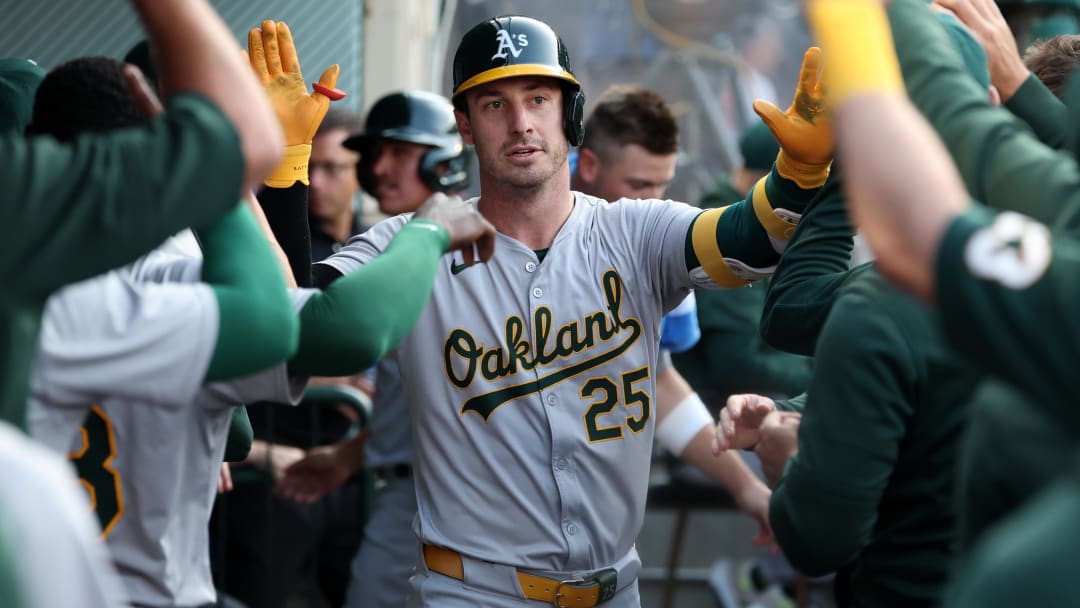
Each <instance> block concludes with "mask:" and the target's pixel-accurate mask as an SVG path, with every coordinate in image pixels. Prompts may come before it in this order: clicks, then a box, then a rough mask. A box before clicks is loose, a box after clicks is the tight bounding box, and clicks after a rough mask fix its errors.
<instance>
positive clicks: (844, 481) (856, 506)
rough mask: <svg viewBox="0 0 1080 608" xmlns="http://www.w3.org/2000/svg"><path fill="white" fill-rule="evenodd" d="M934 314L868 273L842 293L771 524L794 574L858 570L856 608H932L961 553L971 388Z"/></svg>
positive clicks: (853, 585) (826, 330) (821, 342)
mask: <svg viewBox="0 0 1080 608" xmlns="http://www.w3.org/2000/svg"><path fill="white" fill-rule="evenodd" d="M976 379H977V378H976V376H975V374H974V373H973V372H971V371H970V370H968V369H966V368H964V367H962V366H961V364H960V363H959V362H958V361H957V358H956V357H955V356H954V355H953V354H951V353H950V352H949V351H948V349H947V348H946V347H945V344H944V341H943V340H942V339H941V337H940V335H939V334H938V331H937V328H936V323H935V318H934V316H933V315H932V314H931V313H930V312H929V311H928V310H927V309H925V308H924V307H923V306H921V305H920V304H919V303H918V302H916V301H915V300H914V299H913V298H911V297H910V296H908V295H906V294H904V293H902V292H900V291H898V290H896V289H894V288H893V287H891V286H890V285H889V284H888V283H887V281H885V280H884V279H883V278H882V277H881V276H880V275H879V274H878V273H876V272H873V271H869V272H864V273H862V274H860V275H859V276H857V277H855V278H854V279H852V280H851V281H850V282H849V283H847V284H846V285H845V286H844V287H843V288H841V290H840V291H839V293H838V294H837V295H836V299H835V302H834V304H833V306H832V309H831V311H830V313H829V315H828V318H827V320H826V322H825V325H824V327H823V328H822V331H821V335H820V336H819V338H818V343H817V353H816V356H815V359H814V375H813V378H812V380H811V382H810V388H809V390H808V391H807V397H806V406H805V410H804V413H803V418H802V425H801V428H800V430H799V451H798V453H797V454H796V455H795V456H793V457H792V459H791V460H790V461H789V462H788V464H787V467H786V469H785V472H784V475H783V477H782V478H781V480H780V482H779V483H778V484H777V486H776V488H775V489H774V493H773V496H772V501H771V503H770V513H769V514H770V518H769V519H770V523H771V524H772V527H773V530H774V532H775V533H776V537H777V540H778V541H779V544H780V546H781V548H782V549H783V550H784V554H785V555H786V556H787V557H788V559H789V560H791V563H792V564H793V565H794V566H795V567H796V568H797V569H799V570H801V571H803V572H805V573H807V574H810V575H817V574H824V573H827V572H831V571H834V570H838V569H840V568H842V567H846V568H847V569H849V570H850V571H851V578H850V589H851V593H852V596H853V597H854V602H855V605H857V606H919V605H934V604H936V602H937V601H938V600H939V599H940V596H941V593H942V590H943V587H944V583H945V579H946V570H947V567H948V564H949V561H950V559H951V557H952V552H953V547H954V545H955V505H954V501H953V487H954V481H955V474H954V470H955V459H956V454H957V449H958V442H957V441H956V438H957V436H958V435H959V434H960V433H961V431H962V429H963V425H964V421H965V408H964V407H963V406H964V404H966V403H967V402H968V397H969V393H970V391H971V388H972V386H973V385H974V383H975V381H976Z"/></svg>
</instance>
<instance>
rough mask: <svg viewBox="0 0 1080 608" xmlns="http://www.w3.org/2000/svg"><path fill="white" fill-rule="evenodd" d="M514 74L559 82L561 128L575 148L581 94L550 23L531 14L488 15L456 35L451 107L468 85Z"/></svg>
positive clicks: (581, 121)
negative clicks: (561, 113) (464, 31)
mask: <svg viewBox="0 0 1080 608" xmlns="http://www.w3.org/2000/svg"><path fill="white" fill-rule="evenodd" d="M514 76H548V77H551V78H556V79H559V80H561V81H562V83H563V131H565V132H566V139H567V140H569V141H570V145H572V146H577V145H579V144H580V143H581V137H582V135H584V133H585V124H584V122H585V94H584V93H582V92H581V83H579V82H578V81H577V78H575V77H574V73H573V72H572V71H571V70H570V54H569V53H568V52H567V51H566V45H564V44H563V42H562V40H561V39H560V38H559V35H558V34H556V33H555V30H553V29H551V26H549V25H548V24H546V23H544V22H543V21H539V20H537V19H533V18H532V17H523V16H517V15H512V16H507V17H495V18H493V19H488V20H487V21H484V22H483V23H480V24H479V25H476V26H474V27H473V28H472V29H471V30H469V31H468V32H466V33H465V35H464V36H463V37H462V38H461V44H459V45H458V48H457V52H456V53H455V54H454V105H456V106H458V107H460V108H463V107H464V99H462V97H461V95H462V94H463V93H464V92H465V91H468V90H469V89H471V88H473V87H477V86H479V85H482V84H484V83H485V82H491V81H493V80H500V79H502V78H512V77H514Z"/></svg>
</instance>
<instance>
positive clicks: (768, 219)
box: [686, 47, 833, 288]
mask: <svg viewBox="0 0 1080 608" xmlns="http://www.w3.org/2000/svg"><path fill="white" fill-rule="evenodd" d="M820 60H821V54H820V52H819V50H818V49H817V48H813V47H812V48H810V49H808V50H807V51H806V54H805V56H804V57H803V65H802V70H801V71H800V73H799V83H798V86H797V87H796V90H795V97H794V100H793V101H792V104H791V107H789V108H788V109H787V110H786V111H780V109H779V108H777V107H776V106H773V105H772V104H770V103H767V102H763V101H760V100H759V101H757V102H755V103H754V110H755V111H756V112H757V113H758V114H759V115H760V116H761V118H762V120H764V121H765V123H766V124H767V125H768V126H769V129H770V130H771V131H772V133H773V136H774V137H775V138H776V140H777V141H778V142H779V143H780V153H779V154H778V155H777V158H776V162H775V163H774V165H773V168H772V170H771V171H770V173H769V175H767V176H766V177H765V178H763V179H761V180H760V181H759V182H758V183H757V184H756V185H755V186H754V188H753V189H752V190H751V193H750V196H749V197H748V198H747V199H746V200H744V201H740V202H738V203H735V204H733V205H729V206H727V207H721V208H719V209H710V210H708V211H705V212H703V213H702V214H701V215H699V216H698V217H697V218H696V219H695V221H694V224H693V226H692V227H691V228H690V230H689V232H688V233H687V235H686V252H687V256H686V259H687V268H688V269H690V270H694V269H695V268H698V267H700V268H701V269H702V270H704V271H705V273H706V274H707V275H708V276H709V278H710V279H712V282H714V283H715V284H717V285H719V286H721V287H727V288H731V287H741V286H743V285H745V284H747V283H749V282H751V281H753V280H756V279H759V278H763V277H766V276H769V275H770V274H771V273H772V270H773V267H774V266H775V264H776V261H777V259H778V258H779V255H780V253H781V252H783V250H784V247H785V246H786V244H787V241H788V240H789V239H790V238H791V235H792V233H793V232H794V229H795V226H796V225H797V223H798V221H799V217H800V215H801V214H802V212H803V209H804V208H805V207H806V204H807V203H808V202H809V200H810V199H811V198H812V197H813V196H814V194H815V193H816V192H817V190H818V188H820V187H821V185H822V184H824V183H825V180H826V178H827V177H828V175H829V165H830V163H831V161H832V151H833V140H832V129H831V127H830V124H829V120H828V115H827V113H826V107H825V104H824V100H825V81H824V79H823V77H822V72H821V71H820V70H819V66H820Z"/></svg>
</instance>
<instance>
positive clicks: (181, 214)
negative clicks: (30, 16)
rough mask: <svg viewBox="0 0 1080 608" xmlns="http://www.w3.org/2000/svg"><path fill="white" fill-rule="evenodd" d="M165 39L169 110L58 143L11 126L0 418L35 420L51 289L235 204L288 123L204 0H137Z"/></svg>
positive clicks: (275, 152)
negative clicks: (34, 384)
mask: <svg viewBox="0 0 1080 608" xmlns="http://www.w3.org/2000/svg"><path fill="white" fill-rule="evenodd" d="M133 4H134V6H135V8H136V9H137V10H138V12H139V14H140V16H141V18H142V20H143V23H144V25H145V26H146V28H147V30H148V32H149V33H150V36H151V38H153V39H154V41H155V43H157V46H158V49H159V51H160V54H159V57H160V61H161V65H162V71H163V74H165V75H167V79H168V82H169V84H170V88H169V89H168V91H167V95H166V98H167V100H168V104H169V111H168V112H166V113H165V114H164V115H163V116H162V117H161V118H159V119H157V120H156V121H155V122H154V123H153V125H152V127H151V128H150V129H147V130H142V131H139V132H137V133H126V134H123V135H112V136H103V137H99V138H87V139H86V140H84V141H80V142H79V144H78V145H66V146H64V145H58V144H57V143H56V142H54V141H50V140H49V139H47V138H27V139H24V138H23V137H20V136H13V135H5V136H3V137H2V138H0V149H2V155H3V157H4V158H5V159H7V162H5V163H4V174H3V179H2V181H3V183H4V184H5V191H6V193H7V197H8V198H7V201H8V202H7V203H5V204H3V205H0V214H2V215H0V226H3V227H4V229H5V230H6V231H7V232H6V234H5V238H4V243H5V245H4V252H5V253H4V255H3V256H2V257H0V261H2V264H3V265H2V266H0V275H2V276H3V280H4V281H3V282H4V285H5V286H6V287H5V289H4V295H3V296H2V297H0V302H2V304H0V306H2V308H3V312H2V313H0V334H2V335H4V336H6V337H5V339H4V344H5V346H4V347H3V348H4V355H3V357H2V359H3V360H4V364H3V365H2V366H0V418H3V419H5V420H9V421H12V422H13V423H15V424H16V425H19V426H22V425H23V424H24V421H25V411H24V409H25V404H26V393H27V382H28V379H29V372H30V365H31V360H32V357H31V353H32V352H33V348H34V344H35V341H36V336H37V332H38V326H39V317H40V313H41V308H42V306H43V303H44V301H45V299H46V297H47V296H48V294H49V293H50V292H51V291H54V290H55V289H57V288H59V287H60V286H62V285H65V284H67V283H70V282H72V281H76V280H80V279H84V278H87V277H90V276H93V275H95V274H97V273H99V272H102V271H104V270H106V269H109V268H113V267H115V266H118V265H120V264H123V263H125V262H129V261H131V260H133V259H134V258H135V257H137V256H138V255H140V254H142V253H145V252H146V251H149V250H150V249H151V248H152V247H154V246H156V245H158V244H159V243H160V242H161V241H162V240H163V239H164V238H165V237H167V236H168V235H170V234H172V233H173V232H175V231H177V230H179V229H181V228H183V227H186V226H189V225H192V224H203V223H205V222H207V221H209V220H211V219H212V218H215V217H217V216H219V215H221V214H222V213H224V212H225V211H227V210H229V209H231V208H233V207H234V206H235V203H236V200H237V198H238V195H239V193H240V192H241V191H242V189H244V188H250V187H251V186H253V185H254V184H256V183H258V182H259V181H261V179H262V176H263V175H264V174H265V173H266V172H267V171H269V170H270V169H271V168H272V167H273V166H274V164H275V163H276V162H277V160H278V158H279V157H280V156H281V153H280V151H279V149H280V145H279V144H280V141H281V135H280V131H279V129H278V127H277V125H276V123H275V122H274V119H273V115H272V114H271V113H270V108H269V105H268V104H267V102H266V101H265V96H264V95H263V93H262V92H261V91H259V90H258V88H257V85H256V84H255V83H254V82H253V81H252V79H251V77H250V75H249V74H247V73H246V70H247V68H246V67H244V66H243V65H242V64H241V63H240V61H239V53H237V52H236V51H237V49H236V44H235V43H234V42H233V41H232V37H231V36H230V35H229V33H228V30H227V29H226V28H225V26H224V24H222V23H221V20H220V18H219V17H218V16H217V15H216V14H215V13H214V11H213V9H211V8H210V6H209V4H207V3H206V2H205V1H202V0H200V1H197V2H188V1H186V0H166V1H163V2H158V1H153V0H135V1H134V2H133Z"/></svg>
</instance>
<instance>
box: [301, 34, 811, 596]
mask: <svg viewBox="0 0 1080 608" xmlns="http://www.w3.org/2000/svg"><path fill="white" fill-rule="evenodd" d="M817 66H818V54H817V52H816V50H812V51H810V52H808V53H807V56H806V60H805V62H804V67H803V71H802V74H801V77H800V85H799V87H798V89H797V93H796V101H795V103H794V104H793V107H792V108H791V109H789V110H788V111H787V112H786V113H785V112H781V111H780V110H778V109H776V108H774V107H772V106H759V108H760V111H761V112H762V113H764V114H765V117H766V119H767V120H768V121H769V122H770V124H771V125H772V127H773V129H774V131H775V132H776V133H777V138H778V140H779V141H780V142H781V145H782V147H783V151H782V153H781V154H780V156H779V157H778V160H777V164H776V167H775V168H774V169H773V171H772V172H771V173H770V174H769V176H768V177H767V178H765V179H764V180H762V181H761V182H760V183H759V184H758V186H757V187H756V188H755V195H754V197H753V201H742V202H740V203H736V204H734V205H731V206H728V207H725V208H723V209H717V210H711V211H705V212H701V211H700V210H698V209H695V208H693V207H690V206H687V205H683V204H676V203H661V202H659V201H623V202H621V203H619V204H611V203H608V202H607V201H603V200H600V199H596V198H593V197H589V196H586V195H583V194H579V193H574V192H572V191H571V190H570V174H569V170H568V167H567V162H566V156H567V150H568V147H569V145H571V144H573V145H577V144H578V143H580V140H581V131H582V109H583V104H584V98H583V96H582V94H581V91H580V85H579V83H578V81H577V79H576V78H575V77H574V75H573V73H572V71H571V70H570V60H569V55H568V53H567V51H566V48H565V47H564V46H563V44H562V42H561V41H560V40H559V38H558V36H557V35H556V34H555V32H554V31H552V30H551V28H550V27H548V26H547V25H546V24H544V23H542V22H539V21H536V20H534V19H531V18H528V17H520V16H510V17H499V18H495V19H491V20H489V21H485V22H483V23H481V24H479V25H477V26H476V27H474V28H473V29H471V30H469V31H468V32H467V33H466V34H465V36H464V37H463V39H462V41H461V44H460V45H459V47H458V50H457V53H456V54H455V58H454V95H453V101H454V105H455V108H456V118H457V124H458V130H459V132H460V133H461V135H462V138H463V139H464V141H465V142H466V143H469V144H473V145H475V146H476V150H477V154H478V157H479V169H480V171H479V173H480V191H481V194H480V197H479V199H476V200H473V201H472V202H471V204H473V205H476V206H477V208H478V209H479V210H480V213H481V214H482V215H483V216H484V217H486V218H487V219H489V220H490V221H491V222H492V223H493V224H494V225H495V227H496V229H497V230H498V234H497V243H498V253H497V255H496V256H494V257H493V258H492V259H491V260H490V261H489V262H487V263H485V264H480V265H475V264H471V263H470V262H471V260H468V259H462V258H461V257H460V256H457V255H454V256H451V257H450V258H449V259H444V262H443V264H442V266H441V268H440V270H439V271H438V276H437V277H436V289H435V290H434V292H433V296H432V299H431V300H430V301H429V303H428V306H427V308H425V310H424V313H423V314H422V315H421V318H420V320H419V322H418V323H417V325H416V326H415V327H414V329H413V331H412V332H411V333H410V335H409V336H408V337H407V338H406V339H405V340H404V341H403V342H402V344H401V345H400V346H399V347H398V349H397V350H396V352H395V356H396V358H397V361H398V363H399V365H400V368H401V373H402V379H403V384H404V387H405V392H406V396H407V398H408V401H409V403H410V407H411V408H413V409H412V420H413V434H414V448H415V450H416V451H415V454H414V467H415V469H414V471H415V478H416V486H417V503H418V508H419V512H418V516H417V523H416V530H417V532H418V534H419V536H420V539H421V541H422V543H423V550H422V551H421V552H420V554H419V555H418V561H419V568H418V570H417V573H416V574H415V575H414V576H413V577H412V579H411V580H410V599H409V604H410V605H439V606H455V605H460V606H476V605H488V606H506V605H518V604H520V603H521V601H522V600H525V599H528V600H533V601H536V602H544V603H548V604H551V603H557V605H562V606H593V605H597V604H599V603H602V602H609V603H610V605H617V606H637V605H639V604H640V599H639V596H638V592H637V584H636V580H637V571H638V569H639V568H640V560H639V559H638V557H637V552H636V550H635V549H634V541H635V539H636V538H637V535H638V531H639V529H640V526H641V521H642V518H643V516H644V511H645V495H646V490H647V487H648V470H649V462H650V457H651V453H652V440H653V431H654V423H653V401H652V394H653V392H654V378H653V368H654V367H655V366H656V359H657V356H658V348H657V345H658V340H659V324H660V319H661V317H662V315H663V313H664V312H665V311H666V310H668V309H670V308H672V307H674V306H675V305H676V304H677V303H678V302H679V301H681V300H682V299H683V298H684V297H685V296H686V294H687V293H688V292H689V290H690V289H692V288H694V287H702V288H717V287H736V286H739V285H743V284H745V283H747V282H748V281H751V280H753V279H756V278H760V277H762V276H767V275H768V274H769V272H770V271H771V269H772V267H773V265H774V264H775V262H776V260H777V258H778V256H779V251H780V250H782V249H783V246H784V242H785V240H786V239H787V236H788V233H789V231H790V229H791V228H793V227H794V225H795V223H796V222H797V219H798V214H799V213H800V212H801V210H802V208H803V207H804V205H805V203H806V201H807V200H808V199H809V198H810V197H811V196H813V194H814V193H815V192H816V189H817V188H818V187H819V186H820V185H821V184H822V183H823V182H824V181H825V179H826V176H827V172H828V166H829V162H830V160H831V153H832V150H831V148H832V146H831V137H830V136H829V133H830V130H829V128H828V125H827V123H826V121H824V119H823V117H822V116H821V115H820V114H819V109H820V96H821V84H820V83H819V82H818V75H817V71H818V70H817ZM407 220H408V216H399V217H397V218H392V219H390V220H386V221H384V222H382V223H380V224H379V225H377V226H375V227H374V228H372V229H371V230H369V231H368V232H367V233H366V234H364V235H362V236H360V237H358V238H356V239H354V240H353V241H352V242H350V243H349V244H348V245H347V246H346V247H345V248H344V249H343V250H342V251H341V252H339V253H338V254H335V255H334V256H332V257H330V258H329V259H327V260H325V261H324V262H322V263H320V264H317V265H316V267H315V269H314V270H313V274H314V275H315V276H316V278H317V280H319V281H323V282H326V281H330V280H333V279H334V277H336V276H341V275H347V274H348V273H350V272H353V271H355V270H356V269H357V268H358V267H360V266H362V265H363V264H364V263H365V262H367V261H368V260H370V259H371V258H372V257H373V256H375V255H376V254H377V253H378V252H379V251H381V250H382V248H383V247H384V245H385V243H386V242H387V240H388V239H389V238H390V237H392V236H393V234H394V233H395V232H397V231H398V230H399V229H400V227H401V226H403V225H404V223H405V222H406V221H407ZM433 340H434V344H433ZM706 449H707V448H706Z"/></svg>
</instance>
